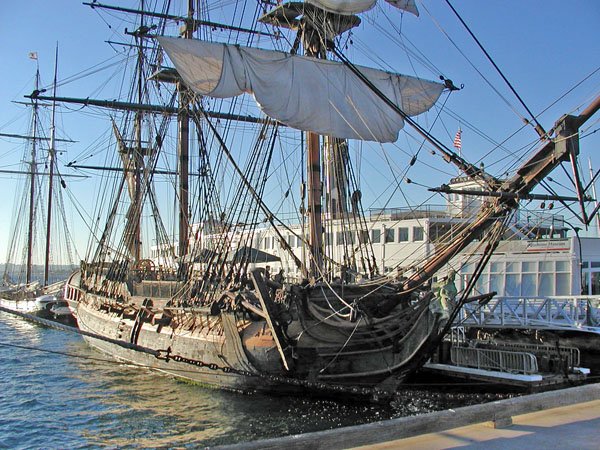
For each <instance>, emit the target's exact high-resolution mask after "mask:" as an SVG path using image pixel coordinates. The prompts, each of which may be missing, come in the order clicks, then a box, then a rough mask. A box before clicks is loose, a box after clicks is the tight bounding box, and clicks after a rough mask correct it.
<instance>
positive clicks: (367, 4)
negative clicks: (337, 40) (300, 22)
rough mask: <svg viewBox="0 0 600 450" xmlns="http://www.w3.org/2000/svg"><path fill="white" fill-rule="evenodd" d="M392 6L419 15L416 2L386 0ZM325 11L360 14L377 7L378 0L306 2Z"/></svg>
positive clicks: (309, 0)
mask: <svg viewBox="0 0 600 450" xmlns="http://www.w3.org/2000/svg"><path fill="white" fill-rule="evenodd" d="M385 1H386V2H388V3H389V4H390V5H392V6H395V7H396V8H399V9H403V10H404V11H408V12H410V13H412V14H414V15H415V16H418V15H419V11H418V10H417V5H416V4H415V0H385ZM306 2H307V3H311V4H313V5H315V6H318V7H319V8H322V9H324V10H325V11H330V12H334V13H338V14H358V13H361V12H364V11H368V10H369V9H371V8H373V6H375V3H377V0H306Z"/></svg>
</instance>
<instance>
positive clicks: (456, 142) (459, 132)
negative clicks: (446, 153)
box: [454, 128, 462, 150]
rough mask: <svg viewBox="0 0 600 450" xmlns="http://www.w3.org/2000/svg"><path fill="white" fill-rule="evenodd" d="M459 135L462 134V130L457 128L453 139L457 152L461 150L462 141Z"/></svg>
mask: <svg viewBox="0 0 600 450" xmlns="http://www.w3.org/2000/svg"><path fill="white" fill-rule="evenodd" d="M461 134H462V130H461V129H460V128H459V129H458V131H457V132H456V136H455V137H454V148H457V149H459V150H460V149H461V148H462V141H461V139H460V135H461Z"/></svg>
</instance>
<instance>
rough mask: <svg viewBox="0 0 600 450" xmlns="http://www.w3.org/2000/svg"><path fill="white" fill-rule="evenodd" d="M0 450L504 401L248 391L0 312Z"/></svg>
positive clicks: (241, 433) (148, 440) (319, 425)
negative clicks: (118, 356)
mask: <svg viewBox="0 0 600 450" xmlns="http://www.w3.org/2000/svg"><path fill="white" fill-rule="evenodd" d="M0 361H2V364H0V386H2V389H0V448H2V449H32V448H33V449H36V448H40V449H41V448H43V449H63V448H70V449H83V448H119V449H121V448H203V447H206V446H212V445H219V444H233V443H239V442H245V441H250V440H257V439H264V438H270V437H277V436H285V435H290V434H297V433H305V432H311V431H318V430H325V429H331V428H336V427H342V426H350V425H357V424H362V423H368V422H374V421H379V420H385V419H390V418H395V417H401V416H407V415H414V414H418V413H424V412H430V411H436V410H442V409H447V408H455V407H458V406H464V405H469V404H475V403H481V402H484V401H492V400H496V399H498V398H505V397H506V396H507V395H499V394H493V393H473V392H472V389H471V388H470V387H469V386H462V387H461V386H460V385H457V386H456V387H455V388H454V389H448V386H444V387H440V386H435V385H430V386H429V387H427V388H424V387H423V386H420V385H413V386H410V387H408V388H406V389H405V390H403V391H402V392H401V393H400V395H399V396H398V398H397V399H396V400H394V401H393V402H392V403H391V404H389V403H388V404H377V405H374V404H365V403H344V402H336V401H331V400H318V399H314V398H313V399H310V398H301V397H272V396H265V395H256V394H255V395H249V394H246V395H242V394H238V393H233V392H224V391H219V390H213V389H206V388H203V387H199V386H194V385H189V384H186V383H183V382H179V381H176V380H174V379H173V378H171V377H169V376H166V375H162V374H159V373H156V372H153V371H150V370H148V369H141V368H136V367H132V366H130V365H125V364H120V363H117V362H115V361H114V360H113V359H111V358H110V357H109V356H107V355H104V354H102V353H99V352H97V351H96V350H94V349H92V348H91V347H89V346H88V345H87V344H86V343H85V342H84V341H83V340H82V338H81V337H80V336H79V335H77V334H73V333H69V332H65V331H61V330H57V329H54V328H48V327H45V326H41V325H38V324H35V323H30V322H27V321H25V320H23V319H21V318H18V317H14V316H12V315H9V314H7V313H4V312H0Z"/></svg>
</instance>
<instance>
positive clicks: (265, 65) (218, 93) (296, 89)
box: [158, 37, 444, 142]
mask: <svg viewBox="0 0 600 450" xmlns="http://www.w3.org/2000/svg"><path fill="white" fill-rule="evenodd" d="M158 40H159V42H160V45H161V46H162V47H163V48H164V49H165V51H166V52H167V54H168V56H169V58H170V59H171V61H172V62H173V64H175V67H176V68H177V71H178V72H179V74H180V75H181V76H182V77H183V79H184V80H185V82H186V83H187V84H188V85H189V86H190V87H191V88H192V89H193V90H194V91H195V92H197V93H199V94H202V95H208V96H211V97H217V98H225V97H234V96H236V95H240V94H242V93H244V92H246V93H250V94H253V95H254V98H255V100H256V102H257V103H258V105H259V106H260V108H261V109H262V110H263V111H264V113H265V114H267V115H268V116H269V117H271V118H273V119H276V120H278V121H280V122H282V123H284V124H286V125H288V126H291V127H293V128H297V129H300V130H304V131H313V132H315V133H319V134H323V135H330V136H334V137H337V138H345V139H362V140H368V141H377V142H393V141H395V140H396V139H397V138H398V131H399V130H400V129H401V128H402V127H403V125H404V120H403V119H402V117H401V116H400V115H399V114H398V113H396V112H395V111H394V110H392V108H390V107H389V106H388V105H387V104H385V103H384V101H383V100H381V98H379V97H378V96H377V95H376V94H375V93H374V92H373V91H372V90H371V89H369V88H368V87H367V86H366V85H365V84H364V83H363V82H362V81H361V80H359V79H358V77H357V76H356V75H355V74H354V73H352V72H351V70H350V69H349V68H348V67H346V66H344V65H343V64H341V63H339V62H335V61H327V60H321V59H316V58H309V57H305V56H297V55H290V54H287V53H283V52H278V51H272V50H262V49H255V48H248V47H242V46H239V45H228V44H220V43H214V42H205V41H200V40H196V39H179V38H168V37H159V38H158ZM359 70H360V71H361V72H362V73H363V74H364V75H365V76H366V77H367V78H368V79H369V80H370V81H371V82H372V83H373V84H374V85H375V86H377V88H378V89H379V90H380V91H381V92H382V93H383V94H385V96H387V97H388V98H389V99H391V100H392V101H393V102H395V103H396V104H397V105H398V106H399V107H400V108H401V109H402V110H403V111H404V112H405V113H406V114H408V115H409V116H414V115H417V114H421V113H422V112H425V111H427V110H428V109H429V108H431V106H433V104H434V103H435V102H436V101H437V99H438V98H439V96H440V94H441V92H442V90H443V88H444V86H443V85H442V84H440V83H435V82H432V81H426V80H421V79H419V78H415V77H409V76H405V75H398V74H394V73H389V72H385V71H382V70H376V69H370V68H367V67H359Z"/></svg>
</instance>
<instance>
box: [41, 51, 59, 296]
mask: <svg viewBox="0 0 600 450" xmlns="http://www.w3.org/2000/svg"><path fill="white" fill-rule="evenodd" d="M57 72H58V43H57V44H56V56H55V59H54V86H53V88H52V90H53V93H52V95H53V96H56V78H57ZM55 116H56V102H55V101H53V102H52V125H51V126H50V149H49V150H48V152H49V157H50V168H49V170H48V172H49V176H48V217H47V222H46V253H45V259H44V286H48V272H49V269H50V231H51V225H52V183H53V181H54V177H53V175H54V159H55V158H54V156H55V155H54V153H55V150H54V138H55V135H56V126H55V122H54V121H55Z"/></svg>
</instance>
